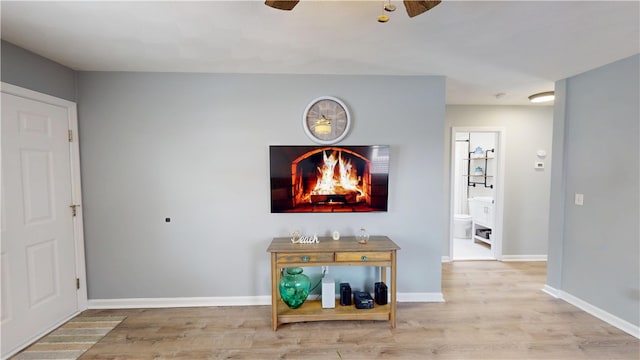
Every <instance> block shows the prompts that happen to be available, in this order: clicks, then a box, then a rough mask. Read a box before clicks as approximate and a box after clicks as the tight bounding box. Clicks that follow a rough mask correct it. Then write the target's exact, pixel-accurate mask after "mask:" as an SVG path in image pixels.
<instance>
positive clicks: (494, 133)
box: [449, 128, 504, 261]
mask: <svg viewBox="0 0 640 360" xmlns="http://www.w3.org/2000/svg"><path fill="white" fill-rule="evenodd" d="M503 144H504V129H500V128H453V129H452V133H451V194H450V197H451V214H450V219H451V224H450V242H449V258H450V259H451V260H454V261H455V260H500V259H501V257H502V256H501V254H502V208H503V206H502V201H503V194H504V190H503V188H504V186H503V174H504V171H503V169H504V146H503Z"/></svg>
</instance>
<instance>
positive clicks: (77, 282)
mask: <svg viewBox="0 0 640 360" xmlns="http://www.w3.org/2000/svg"><path fill="white" fill-rule="evenodd" d="M76 289H78V290H80V278H76Z"/></svg>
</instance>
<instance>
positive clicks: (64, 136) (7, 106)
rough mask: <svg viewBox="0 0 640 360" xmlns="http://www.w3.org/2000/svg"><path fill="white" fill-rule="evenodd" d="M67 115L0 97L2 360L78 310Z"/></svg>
mask: <svg viewBox="0 0 640 360" xmlns="http://www.w3.org/2000/svg"><path fill="white" fill-rule="evenodd" d="M68 129H69V113H68V109H67V108H64V107H60V106H55V105H51V104H47V103H43V102H39V101H35V100H31V99H26V98H23V97H20V96H14V95H11V94H6V93H2V179H1V180H2V202H1V205H2V244H1V250H0V253H1V255H0V256H1V259H0V261H1V268H0V270H1V272H2V276H1V279H2V286H1V291H2V293H1V294H2V297H1V302H2V306H1V322H2V335H1V337H2V343H1V344H2V357H5V356H7V355H8V354H10V353H11V352H12V351H15V349H17V348H20V347H22V346H24V345H25V344H28V343H29V342H31V341H32V340H34V339H35V338H37V337H39V336H40V335H42V334H43V333H44V332H46V331H48V330H50V329H51V327H52V326H55V325H57V324H59V323H60V322H61V321H64V320H66V319H67V318H68V317H69V316H71V315H73V314H75V313H76V312H77V311H78V296H77V289H76V278H77V272H76V246H75V239H74V222H73V215H72V212H71V209H70V205H71V204H72V201H73V196H72V195H73V193H72V172H71V158H70V146H69V136H68Z"/></svg>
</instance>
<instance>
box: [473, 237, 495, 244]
mask: <svg viewBox="0 0 640 360" xmlns="http://www.w3.org/2000/svg"><path fill="white" fill-rule="evenodd" d="M473 239H474V240H480V241H482V242H483V243H487V244H489V245H491V239H485V238H483V237H482V236H478V235H475V236H474V237H473Z"/></svg>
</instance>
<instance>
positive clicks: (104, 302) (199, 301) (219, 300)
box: [89, 293, 444, 309]
mask: <svg viewBox="0 0 640 360" xmlns="http://www.w3.org/2000/svg"><path fill="white" fill-rule="evenodd" d="M319 298H320V296H319V295H309V299H310V300H315V299H319ZM398 302H444V296H443V295H442V293H398ZM257 305H271V296H270V295H262V296H228V297H178V298H131V299H92V300H89V309H139V308H172V307H201V306H257Z"/></svg>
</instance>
